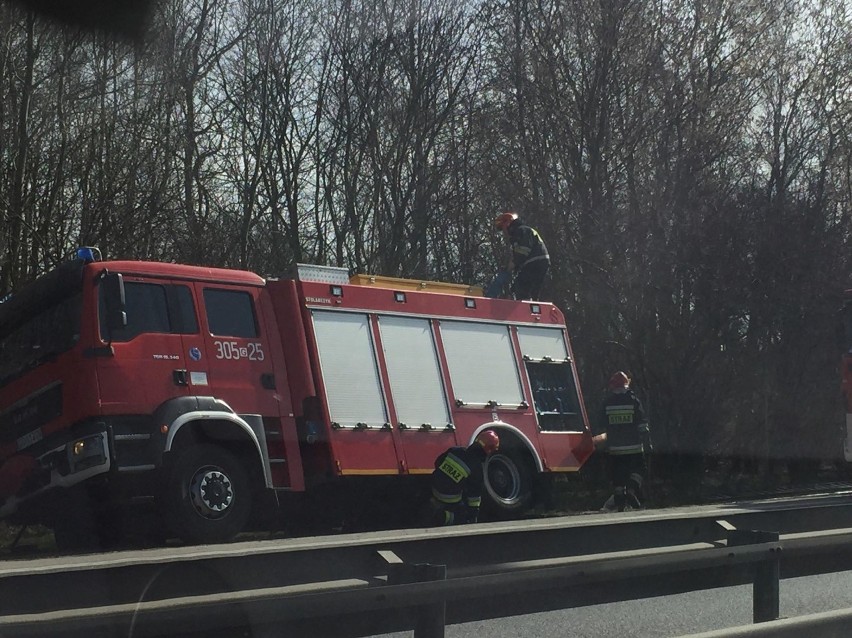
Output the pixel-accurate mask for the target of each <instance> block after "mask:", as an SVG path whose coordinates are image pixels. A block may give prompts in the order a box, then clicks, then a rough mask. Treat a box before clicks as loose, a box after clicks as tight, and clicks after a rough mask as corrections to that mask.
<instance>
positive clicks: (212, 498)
mask: <svg viewBox="0 0 852 638" xmlns="http://www.w3.org/2000/svg"><path fill="white" fill-rule="evenodd" d="M164 505H165V516H166V525H168V526H169V528H170V529H171V530H172V531H174V532H175V533H176V534H177V535H178V536H179V537H180V538H182V539H183V540H184V541H186V542H188V543H222V542H225V541H228V540H230V539H232V538H233V537H234V536H236V535H237V534H238V533H239V532H241V531H242V530H243V528H244V527H245V525H246V523H247V522H248V518H249V514H250V513H251V484H250V482H249V477H248V473H247V472H246V470H245V468H244V467H243V465H242V464H241V463H240V461H239V459H237V457H235V456H234V455H233V454H231V453H230V452H228V451H227V450H225V449H224V448H221V447H219V446H216V445H209V444H201V445H193V446H190V447H187V448H185V449H183V450H182V451H180V452H178V453H177V456H176V457H175V459H174V462H173V463H172V466H171V471H170V472H169V475H168V479H167V482H166V488H165V495H164Z"/></svg>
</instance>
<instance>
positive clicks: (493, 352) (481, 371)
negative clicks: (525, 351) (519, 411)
mask: <svg viewBox="0 0 852 638" xmlns="http://www.w3.org/2000/svg"><path fill="white" fill-rule="evenodd" d="M441 339H442V341H443V343H444V351H445V352H446V354H447V364H448V365H449V368H450V380H451V382H452V384H453V392H454V393H455V398H456V399H459V400H461V401H463V402H464V403H467V404H486V403H488V402H489V401H496V402H497V403H498V404H500V405H518V404H520V403H521V402H522V401H523V396H522V393H521V383H520V380H519V379H518V369H517V366H516V363H515V355H514V352H513V350H512V341H511V339H510V338H509V328H508V326H505V325H498V324H487V323H473V322H470V323H468V322H461V321H444V322H442V323H441Z"/></svg>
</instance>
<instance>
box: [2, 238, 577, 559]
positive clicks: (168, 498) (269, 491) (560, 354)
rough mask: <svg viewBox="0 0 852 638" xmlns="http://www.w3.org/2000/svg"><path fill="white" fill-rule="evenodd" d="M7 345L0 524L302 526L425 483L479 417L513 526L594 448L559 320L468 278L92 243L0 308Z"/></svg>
mask: <svg viewBox="0 0 852 638" xmlns="http://www.w3.org/2000/svg"><path fill="white" fill-rule="evenodd" d="M0 351H2V354H3V356H2V359H0V517H2V518H5V519H7V520H11V521H13V522H18V523H24V524H28V523H45V524H48V525H51V526H53V527H55V528H57V529H58V531H59V533H58V534H57V538H61V539H67V541H68V544H69V545H72V544H77V545H79V544H82V542H83V541H82V539H84V538H106V537H109V538H114V537H115V536H116V534H117V535H118V536H120V535H121V532H118V533H116V532H114V530H115V529H117V528H118V527H119V526H120V525H121V524H123V525H124V530H125V533H126V532H127V531H128V530H129V529H135V528H136V522H133V523H131V521H140V520H144V521H156V524H152V526H153V529H151V530H150V535H151V536H152V537H157V538H166V537H172V538H174V537H177V538H179V539H182V540H183V541H185V542H188V543H217V542H224V541H228V540H230V539H232V538H234V537H235V536H236V535H237V534H239V533H240V532H242V531H245V530H247V529H251V528H255V527H258V526H261V527H263V526H266V525H267V524H268V523H269V522H270V521H274V523H273V524H276V525H277V524H280V523H281V517H280V516H279V512H281V511H286V512H288V513H287V516H288V517H289V520H288V521H285V523H288V524H292V525H294V526H299V525H303V524H304V521H302V520H296V519H297V518H298V517H299V516H304V515H305V514H304V510H303V511H302V513H301V514H300V513H298V512H299V510H297V509H293V508H292V507H291V505H292V503H293V502H296V501H299V502H301V501H305V499H307V501H310V502H312V503H313V506H314V508H315V509H318V510H322V509H325V510H326V512H325V514H326V515H327V514H328V510H329V509H330V508H332V507H333V505H332V499H331V498H330V497H329V495H338V496H339V495H343V494H350V493H358V495H359V500H360V501H361V502H363V501H364V500H370V499H373V500H374V501H380V500H382V498H383V496H382V495H383V494H385V493H387V492H386V491H380V489H379V486H381V490H388V489H389V490H390V491H394V490H396V489H397V488H398V490H399V491H400V492H405V493H409V490H413V493H417V490H420V489H422V487H423V485H425V484H427V483H428V478H429V475H430V474H431V472H432V469H433V463H434V460H435V458H436V457H437V456H438V455H439V454H440V453H441V452H442V451H443V450H446V449H448V448H449V447H453V446H468V445H470V443H471V442H472V441H473V440H474V439H475V437H476V436H477V435H478V434H479V433H480V432H482V431H483V430H485V429H493V430H494V431H495V432H497V433H498V434H499V436H500V438H501V441H503V442H504V447H503V448H502V449H501V450H500V453H499V454H495V455H493V456H492V457H491V458H490V459H489V460H488V462H487V465H486V466H485V467H484V468H483V470H484V477H485V492H484V494H483V496H484V501H485V502H484V508H483V514H484V515H485V517H486V518H487V517H488V516H489V514H490V516H491V517H492V518H509V517H517V516H519V515H521V514H523V513H524V512H525V511H526V510H527V509H528V508H529V507H530V506H531V505H532V504H533V503H534V501H535V496H536V486H537V485H540V484H541V483H542V479H547V478H550V477H553V476H555V475H558V474H562V473H571V472H577V471H578V470H579V469H580V467H581V466H582V465H583V463H584V462H585V461H586V460H587V459H588V458H589V456H590V455H591V454H592V452H593V450H594V446H593V443H592V438H591V435H590V433H589V426H588V418H587V415H586V410H585V406H584V404H583V400H582V393H581V391H580V388H579V385H578V382H577V369H576V365H575V361H574V356H573V352H572V349H571V342H570V339H569V336H568V331H567V326H566V324H565V319H564V316H563V315H562V313H561V312H560V310H559V309H558V308H557V307H556V306H554V305H553V304H550V303H546V302H537V301H536V302H529V301H513V300H507V299H491V298H487V297H484V296H483V295H482V291H481V289H479V288H476V287H471V286H467V285H463V284H450V283H444V282H431V281H420V280H406V279H398V278H391V277H382V276H378V275H359V274H356V275H351V276H350V274H349V273H348V271H347V270H345V269H343V268H334V267H326V266H312V265H299V266H298V267H297V268H296V269H295V271H294V272H293V273H291V274H290V275H288V276H286V277H280V278H263V277H260V276H258V275H256V274H254V273H251V272H246V271H240V270H229V269H223V268H206V267H198V266H189V265H182V264H169V263H159V262H141V261H103V260H101V259H100V253H99V251H96V250H92V249H87V250H82V251H80V252H79V256H78V258H77V259H75V260H72V261H69V262H67V263H64V264H62V265H60V266H59V267H58V268H57V269H56V270H54V271H52V272H49V273H47V274H45V275H43V276H42V277H41V278H39V279H38V280H36V281H35V282H33V283H31V284H30V285H28V286H26V287H24V288H22V289H21V290H18V291H14V293H13V294H11V295H9V296H7V297H6V298H5V300H4V301H3V302H2V303H0ZM72 494H73V495H74V502H77V501H78V500H79V499H83V501H85V500H86V499H89V505H91V507H89V506H80V507H75V508H73V509H74V512H75V513H77V514H79V513H83V514H85V513H86V512H88V511H92V512H95V515H94V516H93V518H92V519H90V520H85V521H82V520H81V521H79V524H77V523H74V524H72V523H71V522H70V521H72V520H73V518H74V517H71V518H68V517H65V516H63V513H61V512H60V511H59V510H58V508H57V504H58V503H62V502H63V500H66V501H67V500H68V499H65V496H66V495H67V496H70V495H72ZM343 500H345V501H350V499H348V498H346V499H343ZM351 502H355V499H351ZM281 506H284V507H281ZM334 507H336V506H334ZM150 508H153V510H154V511H153V513H152V515H151V516H149V515H148V514H147V513H143V514H142V515H141V516H140V512H148V511H149V510H150ZM77 518H79V517H77ZM413 523H414V521H412V524H413ZM107 531H108V532H109V533H107Z"/></svg>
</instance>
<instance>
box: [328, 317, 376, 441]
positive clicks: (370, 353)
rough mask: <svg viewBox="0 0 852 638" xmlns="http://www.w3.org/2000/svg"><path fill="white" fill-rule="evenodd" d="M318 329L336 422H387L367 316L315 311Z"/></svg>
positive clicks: (329, 397)
mask: <svg viewBox="0 0 852 638" xmlns="http://www.w3.org/2000/svg"><path fill="white" fill-rule="evenodd" d="M313 318H314V332H315V333H316V338H317V347H318V348H319V355H320V366H321V368H322V377H323V381H324V382H325V392H326V397H327V399H328V408H329V412H330V413H331V420H332V422H335V423H339V424H340V425H342V426H354V425H356V424H357V423H366V424H367V425H371V426H374V427H375V426H381V425H384V424H385V423H386V422H387V416H386V413H385V404H384V398H383V393H382V387H381V383H380V381H379V372H378V368H377V366H376V357H375V352H374V350H373V337H372V335H371V334H370V321H369V318H368V317H367V315H362V314H355V313H344V312H329V311H322V310H315V311H314V312H313Z"/></svg>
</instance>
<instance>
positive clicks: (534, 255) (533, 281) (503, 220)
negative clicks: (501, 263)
mask: <svg viewBox="0 0 852 638" xmlns="http://www.w3.org/2000/svg"><path fill="white" fill-rule="evenodd" d="M494 226H495V227H496V228H497V229H498V230H501V231H503V234H504V235H505V236H506V238H507V240H508V241H509V243H510V244H511V246H512V256H511V257H510V259H509V264H508V266H507V270H508V271H509V272H510V273H514V275H515V279H514V281H513V282H512V293H513V294H514V296H515V299H532V300H538V299H539V295H540V294H541V286H542V284H543V283H544V278H545V276H546V275H547V271H548V269H549V268H550V255H549V254H548V252H547V246H545V245H544V240H542V238H541V235H539V234H538V231H536V230H535V229H534V228H532V227H530V226H527V225H526V224H525V223H524V222H523V220H522V219H521V218H520V217H518V215H517V213H513V212H511V211H509V212H506V213H503V214H501V215H498V216H497V219H495V220H494Z"/></svg>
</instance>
